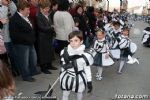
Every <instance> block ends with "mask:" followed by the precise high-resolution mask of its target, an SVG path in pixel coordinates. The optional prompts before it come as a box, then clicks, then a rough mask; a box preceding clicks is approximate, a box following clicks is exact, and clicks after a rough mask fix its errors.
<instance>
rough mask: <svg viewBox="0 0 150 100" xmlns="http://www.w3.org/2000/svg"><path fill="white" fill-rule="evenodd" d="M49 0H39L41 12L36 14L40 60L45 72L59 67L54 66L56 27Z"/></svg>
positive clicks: (48, 72) (47, 72)
mask: <svg viewBox="0 0 150 100" xmlns="http://www.w3.org/2000/svg"><path fill="white" fill-rule="evenodd" d="M49 7H50V2H49V0H39V8H40V10H39V12H38V14H37V16H36V19H37V31H38V40H37V41H38V52H37V55H38V60H39V64H40V67H41V71H42V72H43V73H45V74H51V72H50V71H48V69H53V70H56V69H57V68H55V67H53V66H52V59H53V58H52V57H53V55H52V54H53V53H52V52H53V51H52V40H53V36H54V33H55V32H54V29H53V27H52V21H51V18H50V16H49V9H50V8H49Z"/></svg>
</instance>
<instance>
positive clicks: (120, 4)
mask: <svg viewBox="0 0 150 100" xmlns="http://www.w3.org/2000/svg"><path fill="white" fill-rule="evenodd" d="M121 9H122V0H120V11H121Z"/></svg>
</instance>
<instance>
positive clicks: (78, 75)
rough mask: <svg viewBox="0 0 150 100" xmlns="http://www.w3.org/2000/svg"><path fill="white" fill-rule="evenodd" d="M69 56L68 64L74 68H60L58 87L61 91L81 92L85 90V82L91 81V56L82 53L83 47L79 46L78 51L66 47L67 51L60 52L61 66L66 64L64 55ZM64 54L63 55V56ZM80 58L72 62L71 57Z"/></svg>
mask: <svg viewBox="0 0 150 100" xmlns="http://www.w3.org/2000/svg"><path fill="white" fill-rule="evenodd" d="M66 50H67V53H68V54H67V55H69V57H70V58H69V60H70V61H69V62H72V63H73V64H74V65H75V66H74V67H72V68H67V69H65V68H64V67H61V73H60V86H61V89H62V90H66V91H75V92H83V91H84V90H85V88H86V85H87V82H90V81H92V76H91V69H90V65H92V64H93V57H92V55H91V54H89V53H86V52H84V50H85V46H84V45H81V46H80V47H79V48H78V49H73V48H72V47H71V46H70V45H68V47H67V49H64V50H62V51H61V62H62V66H64V65H65V64H66V62H65V55H66V53H65V52H66ZM64 54H65V55H64ZM75 56H81V57H79V58H77V59H75V60H73V61H71V59H72V58H71V57H73V58H74V57H75Z"/></svg>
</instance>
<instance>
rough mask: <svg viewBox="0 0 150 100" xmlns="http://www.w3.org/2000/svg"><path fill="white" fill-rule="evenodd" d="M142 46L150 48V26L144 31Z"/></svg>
mask: <svg viewBox="0 0 150 100" xmlns="http://www.w3.org/2000/svg"><path fill="white" fill-rule="evenodd" d="M143 33H144V34H143V37H142V44H143V45H145V46H147V47H150V26H149V27H147V28H145V29H144V30H143Z"/></svg>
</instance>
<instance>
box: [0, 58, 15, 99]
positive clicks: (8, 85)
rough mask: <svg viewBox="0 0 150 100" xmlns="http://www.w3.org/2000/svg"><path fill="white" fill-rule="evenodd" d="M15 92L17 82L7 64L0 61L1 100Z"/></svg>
mask: <svg viewBox="0 0 150 100" xmlns="http://www.w3.org/2000/svg"><path fill="white" fill-rule="evenodd" d="M14 92H15V82H14V80H13V77H12V74H11V73H10V71H9V70H8V68H7V66H6V64H5V63H4V62H3V61H1V60H0V99H3V98H4V97H6V96H11V95H13V94H14Z"/></svg>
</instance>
